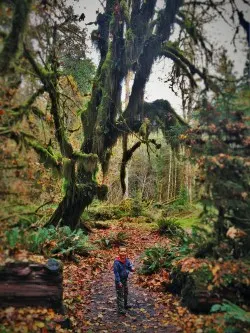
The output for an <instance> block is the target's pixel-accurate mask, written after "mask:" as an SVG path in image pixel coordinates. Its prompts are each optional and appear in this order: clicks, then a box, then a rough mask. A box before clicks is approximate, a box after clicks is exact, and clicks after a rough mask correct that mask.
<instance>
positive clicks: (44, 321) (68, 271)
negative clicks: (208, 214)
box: [0, 221, 223, 333]
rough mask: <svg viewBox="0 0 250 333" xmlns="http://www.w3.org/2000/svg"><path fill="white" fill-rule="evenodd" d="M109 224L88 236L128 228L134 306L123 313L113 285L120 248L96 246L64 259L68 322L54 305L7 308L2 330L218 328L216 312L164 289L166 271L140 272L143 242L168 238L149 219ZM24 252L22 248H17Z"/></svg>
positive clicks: (154, 332)
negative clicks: (192, 307)
mask: <svg viewBox="0 0 250 333" xmlns="http://www.w3.org/2000/svg"><path fill="white" fill-rule="evenodd" d="M110 225H111V227H110V228H109V229H106V230H97V229H94V232H93V233H91V234H90V237H89V240H90V241H91V242H93V243H94V244H95V243H96V244H98V240H100V239H101V238H102V239H108V238H109V237H110V235H113V234H116V233H118V232H124V233H126V235H127V237H128V238H127V240H126V247H127V250H128V256H129V258H130V260H131V261H132V262H133V263H134V265H135V269H136V271H135V273H132V274H131V276H130V278H129V295H130V303H131V305H132V308H131V309H130V310H128V311H127V314H126V315H125V316H121V315H118V314H117V309H116V294H115V288H114V274H113V270H112V266H113V261H114V259H115V257H116V256H117V252H118V248H117V247H116V248H109V249H100V248H98V247H96V249H95V250H93V251H92V252H91V256H89V257H85V258H83V257H78V259H79V262H75V263H74V262H72V261H68V262H64V305H65V308H66V316H67V317H68V318H69V319H70V323H71V326H70V328H62V327H61V325H60V324H59V323H61V322H62V319H63V318H65V316H61V315H57V314H55V313H54V312H53V311H52V310H51V309H42V308H40V309H34V308H22V309H14V308H7V309H5V310H1V311H0V333H11V332H22V333H26V332H27V333H29V332H32V333H33V332H34V333H36V332H39V333H47V332H76V333H97V332H98V333H99V332H100V333H101V332H103V333H123V332H128V333H129V332H138V333H143V332H145V333H158V332H159V333H163V332H165V333H175V332H185V333H191V332H194V333H203V332H204V333H205V332H209V328H215V327H216V332H223V331H222V330H220V323H219V317H218V315H217V314H211V315H196V314H193V313H191V312H190V311H189V310H188V309H187V308H186V307H184V306H182V304H181V300H180V298H179V297H178V296H174V295H172V294H171V293H168V292H165V291H164V288H163V284H164V283H163V282H164V280H165V279H167V278H168V276H167V273H166V271H161V272H159V273H158V274H153V275H150V276H144V275H141V274H139V272H138V271H139V267H140V265H141V255H142V253H143V251H144V249H145V248H148V247H151V246H155V245H159V246H163V245H164V244H167V243H169V239H168V238H167V237H161V236H159V235H158V234H157V233H156V232H155V231H153V230H152V228H151V227H150V225H149V224H143V225H142V224H135V223H132V222H131V221H130V222H126V221H125V222H124V221H120V222H119V221H115V222H112V224H110ZM20 252H21V256H22V255H23V256H28V259H30V260H35V261H41V262H43V260H44V258H43V257H42V256H34V255H30V254H27V253H26V252H25V251H24V252H22V251H20ZM19 257H20V253H19Z"/></svg>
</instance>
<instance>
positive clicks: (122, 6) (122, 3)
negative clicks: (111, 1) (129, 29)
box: [120, 0, 129, 22]
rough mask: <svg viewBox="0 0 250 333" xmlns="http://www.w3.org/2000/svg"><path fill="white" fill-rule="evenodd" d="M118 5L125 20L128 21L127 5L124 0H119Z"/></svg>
mask: <svg viewBox="0 0 250 333" xmlns="http://www.w3.org/2000/svg"><path fill="white" fill-rule="evenodd" d="M120 6H121V11H122V13H123V15H124V19H125V21H126V22H129V9H128V6H127V2H126V1H125V0H121V2H120Z"/></svg>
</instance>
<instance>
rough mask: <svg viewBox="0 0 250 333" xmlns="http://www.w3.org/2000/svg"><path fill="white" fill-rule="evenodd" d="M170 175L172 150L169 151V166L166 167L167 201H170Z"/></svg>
mask: <svg viewBox="0 0 250 333" xmlns="http://www.w3.org/2000/svg"><path fill="white" fill-rule="evenodd" d="M171 173H172V150H171V149H170V150H169V165H168V191H167V200H170V196H171Z"/></svg>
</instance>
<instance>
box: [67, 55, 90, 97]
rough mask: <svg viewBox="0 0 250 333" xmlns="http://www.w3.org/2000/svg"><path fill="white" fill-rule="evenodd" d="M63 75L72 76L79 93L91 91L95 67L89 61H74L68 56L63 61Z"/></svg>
mask: <svg viewBox="0 0 250 333" xmlns="http://www.w3.org/2000/svg"><path fill="white" fill-rule="evenodd" d="M63 67H64V73H65V74H66V75H72V76H73V78H74V79H75V81H76V83H77V86H78V88H79V90H80V92H81V93H83V94H87V93H89V92H90V91H91V87H92V81H93V78H94V73H95V65H94V64H93V62H92V60H90V59H74V58H70V57H69V56H67V57H65V58H64V59H63Z"/></svg>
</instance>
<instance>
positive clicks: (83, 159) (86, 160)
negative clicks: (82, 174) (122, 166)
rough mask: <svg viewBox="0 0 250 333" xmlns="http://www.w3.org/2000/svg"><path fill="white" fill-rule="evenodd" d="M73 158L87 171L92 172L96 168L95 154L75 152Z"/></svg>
mask: <svg viewBox="0 0 250 333" xmlns="http://www.w3.org/2000/svg"><path fill="white" fill-rule="evenodd" d="M73 158H74V159H76V160H77V162H78V165H80V164H81V165H82V166H83V168H84V170H86V171H87V172H91V173H94V171H95V170H96V169H97V163H98V156H97V155H96V154H84V153H81V152H77V153H76V152H75V153H74V155H73Z"/></svg>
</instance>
